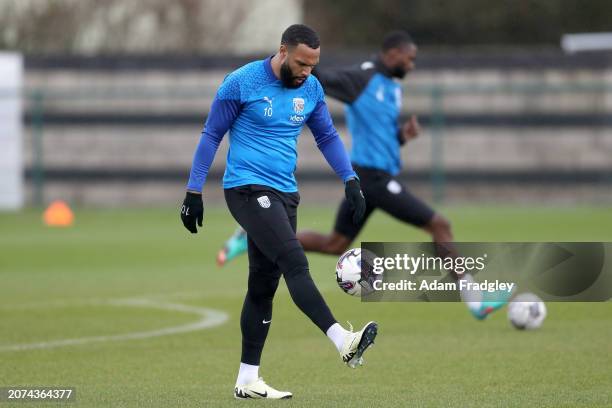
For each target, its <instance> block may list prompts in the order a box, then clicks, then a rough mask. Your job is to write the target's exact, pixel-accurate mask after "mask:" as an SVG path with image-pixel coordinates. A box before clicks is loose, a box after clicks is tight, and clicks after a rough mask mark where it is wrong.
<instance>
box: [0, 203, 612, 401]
mask: <svg viewBox="0 0 612 408" xmlns="http://www.w3.org/2000/svg"><path fill="white" fill-rule="evenodd" d="M334 212H335V208H331V207H330V208H307V207H305V206H304V207H303V208H302V209H301V210H300V219H299V224H300V227H304V228H310V229H317V230H323V231H327V230H328V229H329V228H330V227H331V225H332V223H333V216H334ZM445 213H446V215H447V216H448V217H449V218H450V219H451V220H452V221H453V226H454V229H455V234H456V238H457V240H459V241H461V240H463V241H521V240H522V241H610V240H612V216H611V215H612V210H610V209H607V208H583V209H545V208H540V209H538V208H514V209H511V208H506V209H504V208H456V209H449V210H448V211H445ZM204 222H205V224H204V228H203V229H202V230H201V232H200V233H199V234H198V235H195V236H192V235H190V234H188V233H187V232H186V231H185V230H184V229H183V227H182V225H181V224H180V220H179V217H178V213H177V211H175V210H174V209H172V210H146V211H135V210H118V211H111V210H105V211H102V210H97V211H94V210H83V211H77V212H76V224H75V226H74V227H72V228H69V229H49V228H46V227H44V226H43V225H42V222H41V219H40V214H39V213H38V212H36V211H33V210H30V211H25V212H22V213H18V214H0V387H3V386H4V387H7V386H72V387H76V389H77V401H76V403H74V404H70V406H83V407H96V406H103V407H107V406H146V407H153V406H160V407H170V406H176V407H178V406H180V407H192V406H193V407H201V406H238V405H240V404H241V403H242V404H244V402H237V401H234V400H233V398H232V388H233V385H234V381H235V376H236V370H237V368H238V363H239V358H240V329H239V314H240V308H241V305H242V299H243V296H244V293H245V286H246V270H247V268H246V265H247V264H246V259H245V258H242V259H239V260H237V261H236V262H233V263H231V264H229V265H228V266H227V267H226V268H224V269H219V268H217V267H216V266H215V264H214V256H215V253H216V250H217V249H218V247H219V246H220V245H221V243H222V242H223V241H224V239H225V238H226V237H227V236H228V235H229V234H230V233H231V232H232V231H233V228H234V222H233V220H232V219H231V217H230V216H229V214H228V212H227V211H226V210H225V209H221V208H219V209H209V208H207V209H206V214H205V220H204ZM359 238H360V239H361V240H368V241H422V240H427V237H426V236H425V235H423V234H422V233H420V232H419V231H417V230H414V229H412V228H410V227H407V226H403V225H400V224H398V223H396V222H395V221H393V220H392V219H390V218H388V217H386V216H384V215H383V214H377V215H375V216H374V217H373V218H372V219H371V220H370V221H369V223H368V225H367V226H366V229H365V230H364V232H363V234H362V235H361V236H360V237H359ZM357 245H358V244H356V246H357ZM309 260H310V265H311V271H312V274H313V277H314V279H315V281H316V283H317V285H318V286H319V288H320V290H321V291H322V292H323V295H324V296H325V298H326V300H327V302H328V303H329V305H330V307H331V308H332V311H333V312H334V314H335V315H336V318H337V319H338V320H339V321H340V322H345V321H346V320H350V321H351V322H352V323H353V324H354V325H355V326H361V325H362V324H363V323H365V322H366V321H368V320H371V319H373V320H377V321H378V322H379V324H380V332H379V333H380V334H379V337H378V339H377V343H376V346H375V347H374V348H372V349H371V350H369V351H368V352H367V353H366V355H365V359H366V365H365V366H364V367H363V368H361V369H358V370H351V369H348V368H347V367H345V366H343V365H342V364H341V362H340V359H339V356H338V354H337V352H336V351H335V349H334V348H333V347H332V345H331V343H330V342H329V341H328V340H327V338H326V337H325V336H323V335H322V334H321V333H320V332H319V331H318V329H317V328H316V327H315V326H314V325H313V324H312V323H310V321H308V320H307V318H306V317H305V316H303V315H302V314H301V313H300V312H299V311H298V310H297V308H296V307H295V306H294V305H293V303H292V302H291V299H290V297H289V294H288V292H287V290H286V287H285V285H284V284H281V286H280V288H279V291H278V293H277V296H276V299H275V304H274V316H273V323H272V326H271V330H270V335H269V338H268V342H267V345H266V348H265V350H264V355H263V359H262V368H261V374H262V375H263V376H264V377H265V379H266V381H267V382H268V383H270V384H271V385H273V386H275V387H277V388H279V389H287V390H290V391H292V392H293V393H294V399H293V400H292V401H282V402H278V403H277V404H279V405H283V406H292V407H293V406H296V407H297V406H304V407H312V406H315V405H316V406H339V407H340V406H342V407H344V406H349V405H353V406H397V407H405V406H460V407H465V406H469V407H478V406H482V407H490V406H516V407H525V406H538V407H543V406H550V407H562V406H566V407H577V406H598V407H599V406H612V303H610V302H608V303H594V304H579V303H549V304H548V309H549V314H548V318H547V320H546V322H545V323H544V327H543V328H542V329H541V330H538V331H534V332H519V331H516V330H514V329H512V328H511V327H510V325H509V324H508V322H507V321H506V317H505V311H501V312H497V313H496V314H494V315H493V316H490V318H489V319H488V320H487V321H485V322H478V321H475V320H474V319H473V318H472V317H471V316H470V315H469V314H468V313H467V311H466V309H465V307H464V306H463V305H461V304H422V303H381V304H372V303H364V304H362V303H360V302H359V301H358V300H357V299H353V298H351V297H349V296H346V295H344V294H343V293H342V292H341V291H340V290H339V289H338V288H337V287H336V284H335V281H334V275H333V267H334V263H335V258H334V257H326V256H316V255H309ZM168 305H174V306H168ZM172 307H174V309H173V308H172ZM202 308H208V309H214V310H215V311H217V312H218V314H217V315H210V314H206V313H205V314H204V315H199V314H198V311H201V309H202ZM214 316H217V318H220V317H223V316H226V317H227V321H226V322H225V323H223V324H221V325H217V326H214V327H209V328H206V327H204V328H200V329H198V330H195V329H197V328H198V327H195V329H194V330H193V331H190V329H189V327H191V326H190V325H193V324H195V323H197V322H199V321H201V320H202V319H203V320H205V321H209V322H210V319H211V317H214ZM213 320H214V319H213ZM177 328H179V330H180V328H187V329H186V330H184V332H182V333H173V332H172V331H173V330H176V329H177ZM192 328H193V327H192ZM166 329H167V330H169V331H170V333H166V332H164V331H163V330H166ZM160 333H161V334H167V335H160ZM139 335H141V337H139V338H126V337H130V336H132V337H138V336H139ZM84 339H85V340H84ZM92 339H93V340H92ZM251 403H252V402H251ZM247 404H249V403H247ZM255 404H258V405H261V404H260V403H258V402H255ZM0 405H6V406H10V405H11V404H6V403H0ZM15 405H16V406H22V405H21V404H19V405H17V404H15ZM45 405H47V404H44V403H37V404H36V406H45ZM48 405H49V406H57V404H51V403H50V404H48Z"/></svg>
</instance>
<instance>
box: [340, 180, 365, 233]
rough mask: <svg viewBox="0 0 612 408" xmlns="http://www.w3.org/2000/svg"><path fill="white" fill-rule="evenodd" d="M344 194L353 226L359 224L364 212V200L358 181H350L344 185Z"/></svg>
mask: <svg viewBox="0 0 612 408" xmlns="http://www.w3.org/2000/svg"><path fill="white" fill-rule="evenodd" d="M344 193H345V195H346V200H347V201H348V203H349V207H350V208H351V210H353V224H359V222H360V221H361V220H362V219H363V216H364V214H365V210H366V203H365V198H363V193H362V192H361V186H360V184H359V180H357V179H355V178H354V179H350V180H348V181H347V182H346V183H345V185H344Z"/></svg>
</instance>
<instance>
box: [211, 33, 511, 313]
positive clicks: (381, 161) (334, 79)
mask: <svg viewBox="0 0 612 408" xmlns="http://www.w3.org/2000/svg"><path fill="white" fill-rule="evenodd" d="M417 52H418V47H417V45H416V43H415V42H414V40H413V39H412V37H411V36H410V35H409V34H408V33H407V32H405V31H401V30H398V31H392V32H389V33H388V34H387V35H386V36H385V38H384V39H383V42H382V45H381V51H380V53H379V55H378V56H377V58H375V59H374V61H366V62H364V63H362V64H361V65H359V66H355V67H349V68H341V69H316V70H315V71H314V72H313V74H314V75H315V76H316V77H317V78H318V79H319V81H320V82H321V84H322V85H323V88H324V90H325V93H326V94H327V95H329V96H331V97H333V98H335V99H338V100H340V101H341V102H344V103H345V104H346V122H347V126H348V129H349V133H350V135H351V137H352V150H351V161H352V164H353V168H354V169H355V171H356V172H357V175H358V176H359V179H360V181H361V187H362V190H363V193H364V196H365V199H366V210H365V216H364V217H363V219H362V220H360V221H359V222H356V223H354V222H353V220H352V214H351V209H350V203H349V202H348V201H347V200H346V199H345V200H343V201H342V203H341V204H340V206H339V209H338V212H337V214H336V221H335V225H334V228H333V231H331V232H330V233H329V234H321V233H319V232H315V231H299V232H298V233H297V237H298V239H299V241H300V243H301V244H302V246H303V247H304V250H306V251H313V252H319V253H324V254H332V255H341V254H342V253H344V251H346V250H347V249H348V248H349V247H350V245H351V243H352V242H353V241H354V240H355V238H356V237H357V235H358V234H359V233H360V231H361V230H362V228H363V227H364V225H365V223H366V222H367V220H368V218H369V217H370V215H372V213H373V212H374V210H376V209H381V210H383V211H385V212H386V213H388V214H390V215H391V216H393V217H395V218H396V219H398V220H400V221H402V222H404V223H407V224H410V225H413V226H415V227H417V228H420V229H422V230H424V231H425V232H427V233H428V234H429V235H430V236H431V238H432V240H433V242H434V243H435V244H436V250H437V251H438V255H440V256H457V253H456V250H455V248H454V246H453V245H452V241H453V234H452V231H451V225H450V223H449V221H448V220H447V219H446V218H445V217H444V216H442V215H441V214H440V213H438V212H436V211H434V210H433V209H432V208H431V207H430V206H429V205H427V204H426V203H425V202H423V201H422V200H420V199H419V198H417V197H416V196H414V195H413V194H412V193H411V192H410V191H409V190H408V189H407V188H406V186H405V185H404V184H402V183H401V182H400V181H399V180H397V178H396V177H397V175H398V174H399V172H400V170H401V167H402V162H401V158H400V148H401V147H402V146H403V145H405V144H406V143H407V142H408V141H410V140H412V139H414V138H416V137H417V136H418V135H419V133H420V130H421V128H420V125H419V122H418V119H417V117H416V116H415V115H412V116H411V117H410V119H409V120H408V121H406V122H405V123H403V124H399V117H400V113H401V108H402V88H401V86H400V84H399V83H398V82H397V80H401V79H403V78H404V77H405V76H406V74H408V73H409V72H410V71H412V70H413V69H414V67H415V60H416V57H417ZM246 240H247V238H246V236H245V232H244V231H243V230H242V229H240V228H239V229H238V230H237V231H236V232H235V233H234V235H233V236H232V237H231V238H230V239H229V240H228V241H227V242H226V243H225V245H224V247H223V249H221V251H220V252H219V254H218V255H217V263H218V264H219V265H223V264H224V263H225V262H227V261H228V260H231V259H232V258H234V257H236V256H237V255H239V254H241V253H243V252H244V251H245V247H246V244H245V242H246ZM450 272H451V276H452V277H453V278H454V279H455V280H457V279H459V278H460V277H459V276H458V275H457V274H455V273H454V271H450ZM461 278H462V279H467V280H469V281H472V277H471V276H470V275H469V274H466V275H464V276H462V277H461ZM461 296H462V298H463V300H464V301H466V303H467V305H468V307H469V310H470V312H471V313H472V314H473V315H474V317H476V318H478V319H484V318H485V317H486V316H487V315H488V314H489V313H491V312H492V311H494V310H497V309H499V308H500V307H502V306H503V305H504V304H505V303H506V300H505V299H499V297H500V295H499V294H495V295H493V296H490V295H489V294H487V293H486V292H485V293H475V292H474V291H469V292H465V293H461ZM489 298H490V299H489Z"/></svg>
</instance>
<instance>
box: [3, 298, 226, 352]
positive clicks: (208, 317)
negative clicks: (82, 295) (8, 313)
mask: <svg viewBox="0 0 612 408" xmlns="http://www.w3.org/2000/svg"><path fill="white" fill-rule="evenodd" d="M105 304H107V305H111V306H131V307H149V308H152V309H161V310H170V311H176V312H182V313H193V314H196V315H199V316H201V317H202V319H200V320H199V321H197V322H194V323H189V324H184V325H181V326H174V327H166V328H163V329H157V330H149V331H141V332H132V333H125V334H117V335H112V336H92V337H81V338H76V339H63V340H52V341H43V342H39V343H26V344H12V345H7V346H0V352H7V351H25V350H36V349H50V348H56V347H66V346H76V345H81V344H89V343H102V342H110V341H123V340H139V339H149V338H152V337H161V336H169V335H173V334H179V333H188V332H193V331H197V330H204V329H209V328H211V327H215V326H220V325H222V324H223V323H225V322H226V321H227V319H228V314H227V313H225V312H222V311H219V310H214V309H208V308H203V307H196V306H189V305H182V304H178V303H166V302H155V301H152V300H147V299H125V300H114V301H113V300H111V301H107V302H105Z"/></svg>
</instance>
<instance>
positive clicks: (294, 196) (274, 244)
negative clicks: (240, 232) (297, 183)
mask: <svg viewBox="0 0 612 408" xmlns="http://www.w3.org/2000/svg"><path fill="white" fill-rule="evenodd" d="M224 192H225V201H226V202H227V207H228V208H229V210H230V213H231V214H232V216H233V217H234V219H236V221H237V222H238V224H240V226H242V228H244V230H245V231H246V232H247V237H248V252H249V264H250V266H251V267H252V268H253V267H254V268H256V269H261V270H263V271H266V273H270V272H271V270H274V273H275V274H278V275H279V276H280V271H278V270H277V268H276V265H275V264H276V261H277V259H278V257H279V256H281V255H283V254H285V253H287V252H288V251H291V250H293V249H296V248H301V245H300V242H299V241H298V239H297V237H296V236H295V231H296V227H297V208H298V204H299V203H300V195H299V194H298V193H297V192H295V193H283V192H281V191H278V190H275V189H273V188H271V187H267V186H262V185H256V184H250V185H245V186H240V187H235V188H230V189H226V190H224Z"/></svg>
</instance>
